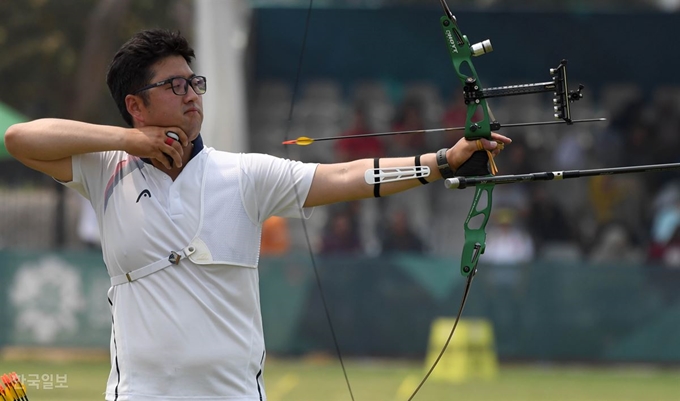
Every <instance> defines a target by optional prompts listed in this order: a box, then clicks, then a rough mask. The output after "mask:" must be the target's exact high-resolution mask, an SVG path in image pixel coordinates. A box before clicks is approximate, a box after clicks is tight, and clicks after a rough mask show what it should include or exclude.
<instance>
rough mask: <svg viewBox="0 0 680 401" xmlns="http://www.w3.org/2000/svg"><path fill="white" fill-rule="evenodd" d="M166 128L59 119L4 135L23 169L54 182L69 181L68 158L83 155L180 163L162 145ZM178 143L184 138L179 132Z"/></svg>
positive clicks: (174, 149)
mask: <svg viewBox="0 0 680 401" xmlns="http://www.w3.org/2000/svg"><path fill="white" fill-rule="evenodd" d="M166 130H167V129H166V128H161V127H144V128H142V129H137V128H131V129H126V128H121V127H115V126H109V125H95V124H88V123H83V122H79V121H72V120H61V119H51V118H50V119H40V120H35V121H31V122H27V123H21V124H16V125H13V126H11V127H9V129H8V130H7V132H6V133H5V147H6V148H7V151H8V152H9V153H10V154H11V155H12V156H14V157H15V158H16V159H17V160H19V161H20V162H22V163H23V164H25V165H26V166H28V167H30V168H32V169H35V170H38V171H40V172H43V173H45V174H47V175H49V176H51V177H54V178H56V179H57V180H60V181H63V182H70V181H72V180H73V168H72V161H71V157H72V156H74V155H78V154H83V153H93V152H105V151H111V150H123V151H126V152H128V153H130V154H132V155H135V156H139V157H149V158H154V159H158V160H160V161H161V162H163V163H164V164H166V165H167V166H169V165H170V162H169V161H168V160H167V158H166V157H165V154H168V155H170V156H171V157H173V158H174V159H175V160H178V161H181V152H182V148H181V146H180V145H179V144H173V146H169V145H166V144H165V138H166V137H165V132H166ZM173 131H175V132H179V133H180V137H181V138H182V139H181V140H182V141H183V142H185V141H186V140H187V139H186V135H185V134H184V133H183V132H181V130H179V129H173Z"/></svg>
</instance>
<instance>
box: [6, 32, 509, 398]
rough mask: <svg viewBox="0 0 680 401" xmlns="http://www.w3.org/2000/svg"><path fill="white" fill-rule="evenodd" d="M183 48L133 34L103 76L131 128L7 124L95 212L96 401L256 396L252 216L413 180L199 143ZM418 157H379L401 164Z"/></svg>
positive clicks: (259, 388)
mask: <svg viewBox="0 0 680 401" xmlns="http://www.w3.org/2000/svg"><path fill="white" fill-rule="evenodd" d="M193 58H194V52H193V50H192V49H191V48H190V47H189V45H188V43H187V41H186V40H185V39H184V38H183V37H181V36H180V35H179V34H178V33H173V32H168V31H163V30H150V31H144V32H141V33H139V34H137V35H135V36H134V37H133V38H132V39H130V40H129V41H128V42H127V43H126V44H124V45H123V46H122V47H121V49H120V50H119V51H118V53H117V54H116V55H115V57H114V59H113V61H112V63H111V65H110V68H109V71H108V75H107V83H108V85H109V89H110V91H111V94H112V96H113V98H114V100H115V102H116V104H117V106H118V108H119V110H120V112H121V114H122V116H123V118H124V120H125V121H126V122H127V124H128V125H129V126H130V127H131V128H127V129H125V128H119V127H113V126H102V125H93V124H86V123H82V122H78V121H68V120H59V119H41V120H36V121H32V122H28V123H24V124H18V125H15V126H12V127H10V128H9V129H8V130H7V133H6V134H5V144H6V147H7V149H8V150H9V152H10V153H11V154H12V155H13V156H14V157H16V158H17V159H18V160H20V161H21V162H23V163H24V164H25V165H27V166H29V167H31V168H34V169H36V170H38V171H42V172H44V173H45V174H48V175H50V176H52V177H54V178H55V179H57V180H59V181H60V182H62V183H64V185H66V186H68V187H70V188H73V189H75V190H76V191H78V192H80V193H81V194H82V195H84V196H85V197H86V198H88V199H89V200H90V202H91V203H92V205H93V207H94V209H95V211H96V214H97V220H98V223H99V227H100V230H101V238H102V250H103V256H104V261H105V263H106V266H107V270H108V272H109V275H110V276H111V282H112V286H111V288H110V290H109V292H108V296H109V303H110V305H111V311H112V315H113V325H112V335H111V365H112V366H111V373H110V376H109V380H108V384H107V388H106V399H107V400H119V401H124V400H127V401H151V400H153V401H158V400H167V399H169V398H172V399H177V400H202V401H216V400H229V401H250V400H261V399H264V398H265V396H264V389H263V381H262V370H263V366H264V360H265V345H264V337H263V333H262V320H261V314H260V305H259V289H258V276H257V269H256V268H257V262H258V257H259V246H260V234H261V227H262V223H263V222H264V221H265V220H266V219H267V218H268V217H270V216H272V215H278V216H283V217H297V216H299V215H300V205H299V204H298V203H299V202H301V203H302V205H301V206H303V207H305V208H309V207H313V206H319V205H327V204H330V203H334V202H342V201H350V200H355V199H361V198H368V197H372V196H376V195H378V196H385V195H390V194H393V193H396V192H399V191H403V190H406V189H409V188H413V187H416V186H420V185H422V184H423V183H422V182H419V180H417V179H414V180H408V181H400V182H396V183H388V184H383V185H381V186H380V187H379V188H378V189H377V190H376V188H374V186H373V185H368V184H366V183H365V181H364V172H365V171H366V170H367V169H371V168H373V165H374V160H370V159H364V160H356V161H352V162H347V163H339V164H327V165H323V164H320V165H318V164H310V163H300V162H294V161H290V160H283V159H280V158H276V157H273V156H268V155H261V154H234V153H227V152H218V151H215V150H214V149H211V148H207V147H204V146H203V142H202V140H201V136H200V130H201V123H202V121H203V104H202V98H201V95H202V94H203V93H205V91H206V79H205V78H204V77H201V76H197V75H196V74H194V72H193V71H192V70H191V68H190V63H191V61H192V59H193ZM173 138H175V139H176V140H173ZM493 139H494V140H495V141H493V142H489V141H484V142H483V145H484V147H485V148H486V149H489V150H492V151H493V152H494V153H498V151H499V150H500V149H499V148H500V147H499V146H497V143H496V141H498V142H500V143H509V142H510V140H509V139H508V138H506V137H504V136H501V135H497V134H494V135H493ZM475 150H477V147H476V144H475V143H472V142H467V141H464V140H461V141H459V142H458V143H456V145H455V146H454V147H453V148H451V149H448V150H443V151H441V155H440V157H441V158H444V155H445V159H446V161H447V162H448V165H449V166H450V167H451V168H452V169H456V168H458V167H459V166H460V165H461V164H462V163H463V162H464V161H465V160H467V159H468V158H469V157H470V155H472V153H473V152H474V151H475ZM444 152H445V153H444ZM416 159H417V158H414V157H404V158H385V159H380V160H379V161H378V162H379V164H380V166H381V167H403V166H413V165H414V163H415V162H416ZM419 162H420V163H422V165H426V166H429V167H430V168H431V170H432V174H431V175H430V176H429V177H428V178H427V180H429V181H432V180H435V179H438V178H440V177H441V175H440V172H439V168H438V165H437V163H436V160H435V154H434V153H430V154H425V155H421V156H420V157H419ZM440 164H442V163H440ZM444 164H446V163H445V162H444ZM298 199H299V201H298Z"/></svg>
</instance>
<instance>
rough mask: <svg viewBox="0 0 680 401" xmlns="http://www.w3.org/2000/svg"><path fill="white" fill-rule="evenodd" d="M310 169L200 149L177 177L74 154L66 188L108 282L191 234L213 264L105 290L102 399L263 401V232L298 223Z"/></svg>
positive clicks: (162, 255)
mask: <svg viewBox="0 0 680 401" xmlns="http://www.w3.org/2000/svg"><path fill="white" fill-rule="evenodd" d="M316 166H317V165H316V164H306V163H300V162H293V161H289V160H284V159H280V158H276V157H273V156H267V155H262V154H234V153H226V152H219V151H216V150H214V149H211V148H204V149H203V150H201V151H200V152H199V153H198V154H196V155H195V157H194V158H192V159H191V161H190V162H189V163H187V164H186V166H185V168H184V170H183V171H182V173H181V174H180V175H179V176H178V177H177V179H176V180H175V181H172V180H171V179H170V178H169V177H168V176H167V175H166V174H165V173H163V172H161V171H160V170H158V169H156V168H155V167H153V165H151V164H147V163H144V162H143V161H142V160H141V159H139V158H138V157H134V156H130V155H128V154H127V153H125V152H102V153H91V154H84V155H79V156H75V157H73V181H71V182H69V183H67V184H65V185H67V186H68V187H70V188H73V189H75V190H77V191H78V192H80V193H81V194H82V195H83V196H85V197H86V198H88V199H90V200H91V202H92V205H93V207H94V209H95V211H96V214H97V219H98V223H99V227H100V232H101V238H102V250H103V256H104V262H105V263H106V267H107V270H108V272H109V275H110V276H111V277H117V276H121V275H123V277H124V275H125V273H129V272H131V271H134V270H137V269H139V268H142V267H144V266H147V265H149V264H152V263H154V262H157V261H159V260H164V259H167V258H168V255H169V253H170V252H171V251H178V250H181V249H183V248H185V247H186V246H187V245H189V244H190V242H192V240H195V239H196V238H200V240H201V241H203V242H202V243H205V244H206V245H207V247H208V248H209V249H210V251H211V253H212V258H211V260H212V261H213V262H212V263H210V262H208V263H207V264H197V263H194V261H192V260H189V258H182V259H181V260H180V262H179V264H177V265H172V266H170V267H167V268H165V269H162V270H160V271H158V272H155V273H153V274H150V275H148V276H145V277H142V278H140V279H138V280H136V281H133V282H130V283H128V282H125V283H124V284H120V285H116V286H112V287H111V289H110V290H109V293H108V296H109V303H110V304H111V311H112V315H113V325H112V334H111V373H110V375H109V380H108V384H107V388H106V400H109V401H113V400H116V401H160V400H175V399H176V400H201V401H218V400H220V401H226V400H229V401H255V400H265V399H266V396H265V393H264V388H263V381H262V373H263V368H264V360H265V345H264V336H263V330H262V318H261V312H260V297H259V284H258V274H257V269H256V267H257V261H258V257H259V249H260V234H261V225H262V223H263V222H264V220H266V219H267V218H268V217H270V216H272V215H278V216H283V217H300V211H299V207H298V200H297V199H298V196H299V199H301V200H304V199H306V197H307V194H308V192H309V188H310V186H311V183H312V178H313V176H314V172H315V169H316ZM204 173H205V174H204ZM296 190H297V191H299V194H298V195H296ZM201 211H203V212H201Z"/></svg>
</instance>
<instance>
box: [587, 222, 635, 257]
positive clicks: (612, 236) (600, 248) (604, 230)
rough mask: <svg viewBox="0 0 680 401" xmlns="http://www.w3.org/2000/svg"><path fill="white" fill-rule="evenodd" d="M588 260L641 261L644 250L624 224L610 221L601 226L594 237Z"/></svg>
mask: <svg viewBox="0 0 680 401" xmlns="http://www.w3.org/2000/svg"><path fill="white" fill-rule="evenodd" d="M589 260H590V261H591V262H593V263H642V262H644V260H645V255H644V252H642V250H641V249H640V248H639V247H638V246H637V244H635V243H634V236H633V234H632V233H631V232H630V230H629V229H628V227H626V226H625V225H624V224H620V223H616V222H612V223H610V224H607V225H606V226H604V227H601V229H600V232H599V233H598V235H597V236H596V237H595V241H594V244H593V246H592V250H591V252H590V256H589Z"/></svg>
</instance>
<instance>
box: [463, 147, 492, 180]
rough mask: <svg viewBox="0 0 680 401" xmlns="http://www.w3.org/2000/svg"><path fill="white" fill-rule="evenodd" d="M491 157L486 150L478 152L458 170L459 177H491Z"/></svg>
mask: <svg viewBox="0 0 680 401" xmlns="http://www.w3.org/2000/svg"><path fill="white" fill-rule="evenodd" d="M490 174H491V172H490V171H489V155H488V154H487V153H486V151H485V150H478V151H476V152H475V153H473V154H472V156H470V158H469V159H467V160H466V161H465V163H463V164H461V166H460V167H459V168H458V170H456V175H457V176H459V177H479V176H485V175H490Z"/></svg>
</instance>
